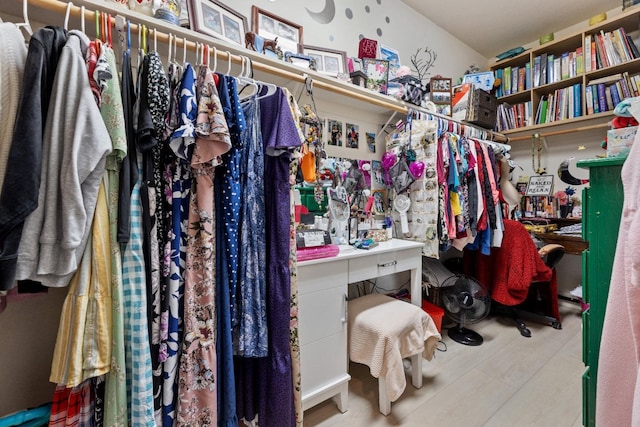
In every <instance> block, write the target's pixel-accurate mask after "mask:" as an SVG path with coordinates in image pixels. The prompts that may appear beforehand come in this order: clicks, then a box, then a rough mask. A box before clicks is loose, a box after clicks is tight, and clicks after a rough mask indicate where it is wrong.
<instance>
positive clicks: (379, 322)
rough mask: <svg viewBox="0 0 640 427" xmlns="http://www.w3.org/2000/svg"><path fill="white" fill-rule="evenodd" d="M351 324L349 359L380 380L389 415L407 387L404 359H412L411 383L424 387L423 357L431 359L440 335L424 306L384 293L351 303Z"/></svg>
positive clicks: (381, 400)
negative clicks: (361, 364) (362, 365)
mask: <svg viewBox="0 0 640 427" xmlns="http://www.w3.org/2000/svg"><path fill="white" fill-rule="evenodd" d="M348 325H349V359H350V360H351V361H353V362H356V363H363V364H365V365H367V366H368V367H369V371H370V372H371V375H372V376H373V377H374V378H378V393H379V397H378V399H379V407H380V412H381V413H382V414H383V415H389V413H390V412H391V402H394V401H396V400H397V399H398V398H399V397H400V395H401V394H402V392H403V391H404V389H405V387H406V384H407V381H406V379H405V375H404V366H403V364H402V359H403V358H411V382H412V384H413V386H414V387H416V388H420V387H422V358H423V357H425V358H426V359H427V360H431V358H432V357H433V352H434V351H435V348H436V346H437V344H438V341H439V340H440V338H441V337H440V333H439V332H438V329H437V328H436V326H435V323H434V322H433V320H432V319H431V317H430V316H429V315H428V314H427V313H425V312H424V310H422V309H421V308H420V307H417V306H415V305H412V304H410V303H408V302H404V301H400V300H397V299H395V298H392V297H389V296H386V295H382V294H370V295H365V296H363V297H360V298H356V299H353V300H351V301H349V323H348Z"/></svg>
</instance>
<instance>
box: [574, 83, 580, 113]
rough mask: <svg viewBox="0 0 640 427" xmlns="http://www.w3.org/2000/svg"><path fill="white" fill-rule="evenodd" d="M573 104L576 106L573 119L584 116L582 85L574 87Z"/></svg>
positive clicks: (577, 84)
mask: <svg viewBox="0 0 640 427" xmlns="http://www.w3.org/2000/svg"><path fill="white" fill-rule="evenodd" d="M573 104H574V114H573V117H580V116H582V84H581V83H576V84H574V85H573Z"/></svg>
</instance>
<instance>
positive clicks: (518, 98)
mask: <svg viewBox="0 0 640 427" xmlns="http://www.w3.org/2000/svg"><path fill="white" fill-rule="evenodd" d="M639 24H640V6H633V7H631V8H629V9H628V10H626V11H624V12H623V13H621V14H619V15H617V16H614V17H611V18H609V19H607V20H605V21H603V22H600V23H598V24H596V25H593V26H591V27H589V28H585V29H583V30H581V31H576V32H574V33H571V34H569V35H567V36H565V37H562V38H561V39H556V40H554V41H551V42H549V43H545V44H543V45H540V46H536V47H534V48H532V49H530V50H528V51H526V52H523V53H521V54H520V55H517V56H515V57H513V58H508V59H506V60H503V61H496V62H493V63H490V69H491V70H492V71H495V70H498V69H504V68H505V67H524V66H525V64H526V63H530V64H531V83H532V84H533V80H534V76H533V73H534V70H533V68H534V66H533V64H534V58H536V57H538V56H541V55H542V54H547V55H554V57H556V58H557V57H559V56H560V55H562V54H563V53H567V52H575V51H576V49H578V48H581V49H582V52H583V54H584V52H585V51H586V49H585V46H584V39H585V36H586V35H592V34H600V32H601V31H603V32H605V33H606V32H611V31H613V30H616V29H618V28H620V27H622V28H625V30H626V33H627V34H633V35H635V36H634V41H635V43H636V45H638V48H640V43H639V40H638V37H637V33H638V27H639ZM583 59H584V61H583V63H584V64H586V61H587V59H586V58H584V57H583ZM585 69H586V68H585ZM512 72H513V71H512ZM625 72H627V73H629V74H630V75H635V74H640V58H636V59H633V60H630V61H626V62H624V63H622V64H618V65H615V66H610V67H606V68H601V69H598V70H592V71H588V72H587V71H583V72H581V73H579V74H578V75H576V76H575V77H571V78H568V79H564V80H560V81H558V82H554V83H549V84H544V85H541V86H537V87H532V88H529V89H526V90H524V91H521V92H518V93H516V94H510V95H506V96H502V97H500V98H498V100H499V102H500V103H508V104H510V105H514V104H521V103H525V102H529V101H530V102H531V108H530V114H531V115H532V117H530V122H531V123H533V122H534V120H535V115H536V113H537V111H538V105H539V103H540V102H541V97H542V96H543V95H548V94H553V93H554V92H555V91H557V90H559V89H564V88H571V87H572V86H574V85H576V84H580V103H581V104H580V107H581V111H582V112H586V110H587V108H586V99H585V87H586V86H587V85H589V82H591V81H593V80H595V79H599V78H601V77H607V76H613V75H616V74H623V73H625ZM564 93H565V94H566V93H572V92H568V91H567V92H564ZM612 117H613V110H610V111H606V112H601V113H597V114H591V115H586V114H583V115H581V116H579V117H571V118H568V119H562V120H557V121H552V122H547V123H542V124H534V125H531V126H526V127H521V128H515V129H509V130H502V131H501V133H502V134H503V135H506V136H508V137H509V139H510V141H511V142H513V141H514V140H522V139H529V138H530V135H532V134H533V133H537V132H545V133H547V134H549V135H550V134H555V133H569V132H582V131H587V130H594V129H600V128H602V129H604V128H606V125H607V123H608V122H609V121H610V120H611V118H612Z"/></svg>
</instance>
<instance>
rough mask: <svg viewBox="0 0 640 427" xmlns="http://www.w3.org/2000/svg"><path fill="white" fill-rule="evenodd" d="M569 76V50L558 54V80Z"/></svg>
mask: <svg viewBox="0 0 640 427" xmlns="http://www.w3.org/2000/svg"><path fill="white" fill-rule="evenodd" d="M568 78H569V52H565V53H563V54H562V56H560V80H566V79H568Z"/></svg>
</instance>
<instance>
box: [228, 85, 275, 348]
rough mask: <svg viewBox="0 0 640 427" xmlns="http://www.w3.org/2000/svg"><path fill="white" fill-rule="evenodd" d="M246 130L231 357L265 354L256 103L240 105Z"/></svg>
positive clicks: (261, 176) (261, 165)
mask: <svg viewBox="0 0 640 427" xmlns="http://www.w3.org/2000/svg"><path fill="white" fill-rule="evenodd" d="M242 109H243V112H244V116H245V119H246V121H247V128H246V130H245V131H244V132H243V133H242V147H241V156H242V159H241V160H240V166H241V169H240V188H241V191H242V197H241V200H242V202H241V209H242V213H241V216H240V218H241V224H240V266H239V268H240V274H239V276H240V282H239V287H238V310H237V311H238V325H237V327H235V328H234V330H233V332H234V333H233V345H234V354H235V355H237V356H245V357H265V356H266V355H267V348H268V342H267V309H266V286H267V282H266V281H267V243H266V236H265V230H266V224H265V215H264V213H265V209H264V151H263V149H262V136H261V132H260V103H259V102H258V100H257V99H256V97H252V98H251V99H249V100H247V101H244V102H243V104H242Z"/></svg>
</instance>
